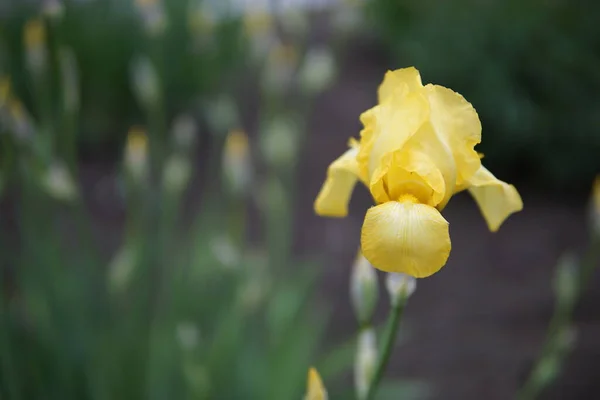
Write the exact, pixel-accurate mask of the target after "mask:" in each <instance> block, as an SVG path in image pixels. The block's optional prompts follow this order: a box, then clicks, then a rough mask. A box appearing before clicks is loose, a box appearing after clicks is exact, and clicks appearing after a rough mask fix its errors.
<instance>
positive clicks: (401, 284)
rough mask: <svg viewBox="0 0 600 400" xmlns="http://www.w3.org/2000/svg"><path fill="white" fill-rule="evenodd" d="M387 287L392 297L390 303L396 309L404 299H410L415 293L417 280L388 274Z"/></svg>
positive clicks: (400, 274) (408, 276)
mask: <svg viewBox="0 0 600 400" xmlns="http://www.w3.org/2000/svg"><path fill="white" fill-rule="evenodd" d="M385 286H386V288H387V290H388V293H389V295H390V302H391V303H392V305H393V306H394V307H396V306H398V305H399V304H400V303H401V302H402V300H403V299H408V298H409V297H410V296H411V295H412V294H413V293H414V291H415V289H416V288H417V280H416V279H415V278H414V277H412V276H410V275H406V274H402V273H388V274H387V277H386V281H385Z"/></svg>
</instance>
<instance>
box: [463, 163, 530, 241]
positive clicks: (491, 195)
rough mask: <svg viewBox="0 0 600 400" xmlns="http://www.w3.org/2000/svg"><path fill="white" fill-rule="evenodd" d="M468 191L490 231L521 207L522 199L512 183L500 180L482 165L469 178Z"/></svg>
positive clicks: (494, 229)
mask: <svg viewBox="0 0 600 400" xmlns="http://www.w3.org/2000/svg"><path fill="white" fill-rule="evenodd" d="M469 184H470V186H469V187H468V190H469V192H470V193H471V195H472V196H473V198H474V199H475V201H476V202H477V205H478V206H479V209H480V210H481V213H482V214H483V217H484V218H485V221H486V222H487V225H488V227H489V228H490V230H491V231H492V232H495V231H497V230H498V228H500V225H502V223H503V222H504V220H505V219H506V218H508V217H509V216H510V215H511V214H512V213H515V212H517V211H521V210H522V209H523V201H522V200H521V196H520V195H519V192H517V189H515V187H514V186H513V185H509V184H508V183H505V182H502V181H501V180H499V179H496V177H495V176H494V175H493V174H492V173H491V172H490V171H488V170H487V169H486V168H485V167H484V166H483V165H482V166H481V168H479V170H478V171H477V172H476V173H475V175H473V176H472V177H471V179H470V180H469Z"/></svg>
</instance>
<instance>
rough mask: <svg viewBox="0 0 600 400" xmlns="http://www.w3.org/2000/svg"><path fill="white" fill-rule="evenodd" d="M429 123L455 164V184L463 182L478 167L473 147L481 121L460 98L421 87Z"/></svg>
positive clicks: (478, 138) (437, 88)
mask: <svg viewBox="0 0 600 400" xmlns="http://www.w3.org/2000/svg"><path fill="white" fill-rule="evenodd" d="M425 91H426V92H427V97H428V99H429V104H430V107H431V123H432V125H433V127H434V129H435V130H436V131H437V132H438V134H439V135H440V136H442V137H444V138H445V139H446V141H447V143H448V145H449V146H450V148H451V150H452V154H453V156H454V158H455V160H456V166H457V176H456V184H457V185H461V184H463V182H464V181H467V180H468V179H469V178H470V177H471V176H473V174H474V173H475V172H476V171H477V170H478V169H479V167H480V166H481V160H480V158H479V155H478V154H477V152H476V151H475V149H474V147H475V145H476V144H478V143H480V142H481V121H480V120H479V116H478V115H477V111H475V109H474V108H473V106H472V105H471V103H469V102H468V101H467V100H465V98H464V97H462V96H461V95H460V94H458V93H456V92H454V91H452V90H450V89H448V88H445V87H443V86H438V85H431V84H429V85H427V86H425Z"/></svg>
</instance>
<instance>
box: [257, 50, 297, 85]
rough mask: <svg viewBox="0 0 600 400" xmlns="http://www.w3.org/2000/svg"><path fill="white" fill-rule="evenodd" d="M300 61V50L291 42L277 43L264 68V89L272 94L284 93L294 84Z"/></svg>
mask: <svg viewBox="0 0 600 400" xmlns="http://www.w3.org/2000/svg"><path fill="white" fill-rule="evenodd" d="M297 63H298V50H297V49H296V48H295V47H294V46H293V45H291V44H283V43H277V44H275V45H274V46H273V47H272V48H271V51H270V52H269V56H268V59H267V64H266V66H265V69H264V70H263V76H262V86H263V89H264V90H265V91H266V92H268V93H271V94H281V93H284V92H285V91H286V90H288V89H289V87H290V86H291V84H292V78H293V77H294V73H295V70H296V66H297Z"/></svg>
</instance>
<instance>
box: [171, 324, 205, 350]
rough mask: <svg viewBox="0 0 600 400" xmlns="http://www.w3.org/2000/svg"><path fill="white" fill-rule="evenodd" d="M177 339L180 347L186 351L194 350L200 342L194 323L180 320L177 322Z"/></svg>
mask: <svg viewBox="0 0 600 400" xmlns="http://www.w3.org/2000/svg"><path fill="white" fill-rule="evenodd" d="M176 329H177V340H178V341H179V344H180V345H181V348H182V349H183V350H186V351H191V350H194V349H195V348H196V347H198V344H199V343H200V332H199V330H198V327H197V326H196V324H194V323H193V322H190V321H182V322H180V323H178V324H177V328H176Z"/></svg>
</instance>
